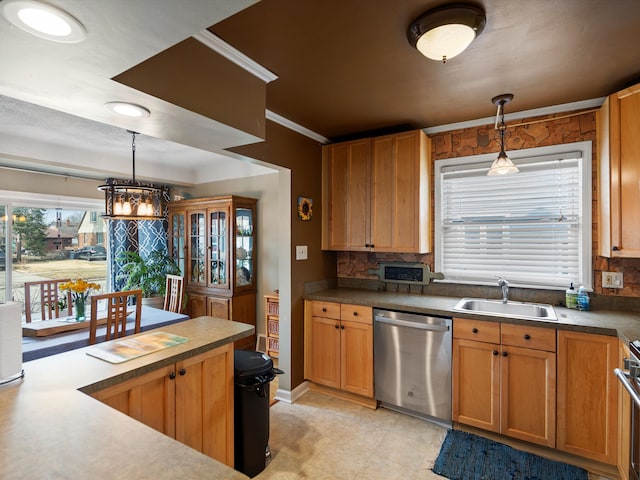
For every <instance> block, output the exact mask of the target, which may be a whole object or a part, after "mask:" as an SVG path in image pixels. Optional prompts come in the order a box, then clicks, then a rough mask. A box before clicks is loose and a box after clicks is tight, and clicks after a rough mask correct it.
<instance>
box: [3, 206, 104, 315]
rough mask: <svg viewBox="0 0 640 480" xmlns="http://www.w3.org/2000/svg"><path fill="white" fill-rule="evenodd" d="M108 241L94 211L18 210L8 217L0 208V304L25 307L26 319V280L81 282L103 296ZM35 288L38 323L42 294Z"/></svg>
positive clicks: (33, 310)
mask: <svg viewBox="0 0 640 480" xmlns="http://www.w3.org/2000/svg"><path fill="white" fill-rule="evenodd" d="M9 222H10V223H11V232H9V231H8V230H9V229H8V227H9ZM106 238H107V235H106V224H105V222H104V220H103V219H102V217H101V216H100V213H98V212H96V211H88V210H85V211H82V210H66V209H60V208H37V207H30V206H14V207H13V208H12V209H11V218H8V216H7V208H6V207H5V206H0V270H1V271H2V272H1V274H0V300H5V301H9V300H12V301H15V302H20V303H22V313H23V317H24V314H25V289H24V283H25V282H35V281H42V280H52V279H72V280H74V279H76V278H83V279H85V280H87V281H89V282H95V283H98V284H99V285H100V287H101V288H100V291H101V292H105V288H106V276H107V245H106ZM7 257H9V258H10V260H9V262H7V260H8V259H7ZM6 268H10V269H11V270H10V272H6V271H5V269H6ZM8 273H10V275H8ZM7 278H10V282H11V283H10V284H7ZM34 290H35V291H32V292H31V297H32V298H31V299H30V302H29V303H30V305H31V306H30V309H31V313H32V318H33V319H34V320H39V319H40V318H41V306H40V305H41V304H40V290H39V289H34ZM65 300H66V299H64V300H61V302H62V303H65ZM59 308H60V309H61V310H66V305H63V304H61V303H59Z"/></svg>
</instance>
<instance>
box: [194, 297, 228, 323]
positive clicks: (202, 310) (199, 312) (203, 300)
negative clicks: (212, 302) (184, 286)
mask: <svg viewBox="0 0 640 480" xmlns="http://www.w3.org/2000/svg"><path fill="white" fill-rule="evenodd" d="M187 313H188V314H189V317H191V318H196V317H203V316H205V315H207V297H206V296H205V295H199V294H196V293H191V292H187ZM223 318H224V317H223Z"/></svg>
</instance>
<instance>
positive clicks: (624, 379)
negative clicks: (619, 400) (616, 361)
mask: <svg viewBox="0 0 640 480" xmlns="http://www.w3.org/2000/svg"><path fill="white" fill-rule="evenodd" d="M613 373H615V374H616V377H618V380H619V381H620V383H621V384H622V386H623V387H624V388H625V390H626V391H627V392H628V393H629V395H630V396H631V399H632V400H633V402H634V403H635V404H636V405H637V406H638V407H640V395H638V392H637V391H636V389H635V388H633V385H632V384H631V382H630V381H629V375H628V374H627V373H625V372H624V371H623V370H620V369H619V368H615V369H614V370H613Z"/></svg>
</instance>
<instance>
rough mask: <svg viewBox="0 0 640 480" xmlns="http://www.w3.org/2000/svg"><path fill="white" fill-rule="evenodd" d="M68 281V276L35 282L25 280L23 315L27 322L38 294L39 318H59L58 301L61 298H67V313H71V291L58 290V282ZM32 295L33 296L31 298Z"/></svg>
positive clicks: (29, 319) (29, 321) (30, 317)
mask: <svg viewBox="0 0 640 480" xmlns="http://www.w3.org/2000/svg"><path fill="white" fill-rule="evenodd" d="M68 281H70V279H68V278H63V279H55V280H41V281H37V282H25V283H24V316H25V321H26V322H27V323H31V320H32V315H31V314H32V313H37V312H32V309H33V308H34V307H35V306H36V305H37V302H34V300H36V298H37V296H38V294H39V295H40V320H51V319H54V318H59V317H60V316H61V315H60V304H59V303H58V302H59V301H60V299H61V298H65V296H66V299H67V312H68V313H67V314H66V315H72V314H73V312H72V310H73V307H72V305H73V302H72V301H71V292H69V291H67V292H66V293H65V292H61V291H60V284H62V283H65V282H68ZM32 295H33V296H34V297H35V298H32Z"/></svg>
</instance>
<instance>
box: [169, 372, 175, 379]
mask: <svg viewBox="0 0 640 480" xmlns="http://www.w3.org/2000/svg"><path fill="white" fill-rule="evenodd" d="M169 378H170V379H171V380H173V379H174V378H176V372H171V373H170V374H169Z"/></svg>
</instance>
